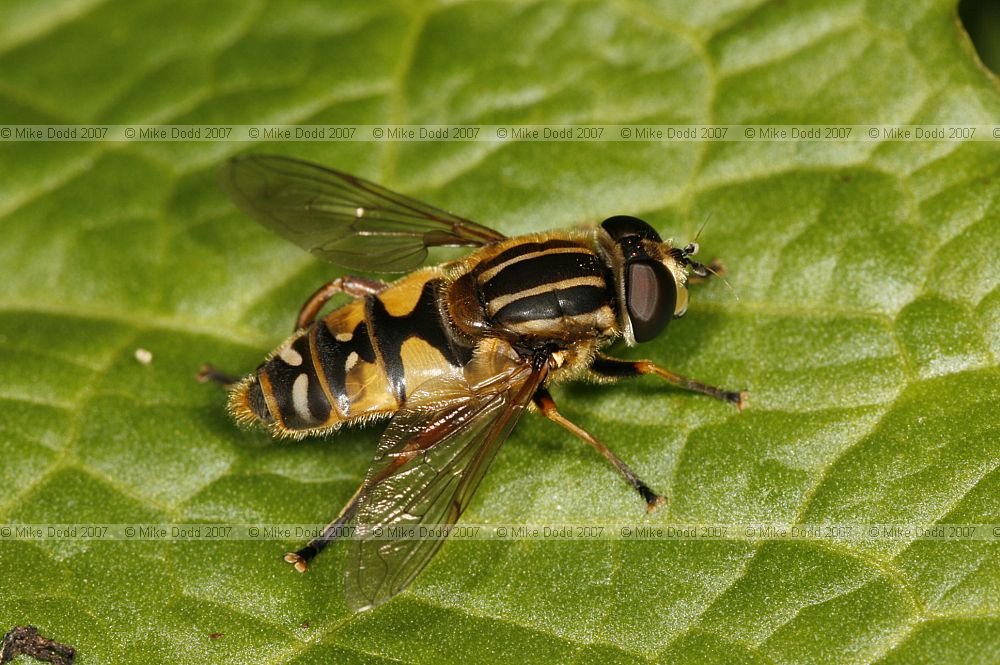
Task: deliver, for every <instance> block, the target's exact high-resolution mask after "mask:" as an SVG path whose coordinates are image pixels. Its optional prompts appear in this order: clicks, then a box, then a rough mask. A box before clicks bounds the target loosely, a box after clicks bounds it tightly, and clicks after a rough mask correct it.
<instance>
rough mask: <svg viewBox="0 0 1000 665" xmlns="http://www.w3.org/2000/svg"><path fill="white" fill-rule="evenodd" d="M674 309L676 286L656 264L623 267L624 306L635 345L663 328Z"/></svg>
mask: <svg viewBox="0 0 1000 665" xmlns="http://www.w3.org/2000/svg"><path fill="white" fill-rule="evenodd" d="M676 306H677V283H676V282H675V281H674V277H673V275H671V274H670V271H669V270H667V268H666V266H664V265H663V264H662V263H660V262H659V261H654V260H653V259H645V260H643V259H640V260H635V261H632V262H630V263H629V264H628V265H627V266H626V267H625V307H626V308H627V309H628V318H629V320H630V321H631V322H632V334H633V336H634V337H635V341H636V342H648V341H649V340H651V339H653V338H654V337H656V336H657V335H659V334H660V333H661V332H663V329H664V328H666V327H667V324H668V323H670V320H671V319H672V318H674V308H675V307H676Z"/></svg>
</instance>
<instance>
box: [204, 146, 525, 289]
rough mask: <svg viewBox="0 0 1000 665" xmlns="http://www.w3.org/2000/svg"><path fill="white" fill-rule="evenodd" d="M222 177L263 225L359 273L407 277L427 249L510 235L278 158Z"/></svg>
mask: <svg viewBox="0 0 1000 665" xmlns="http://www.w3.org/2000/svg"><path fill="white" fill-rule="evenodd" d="M219 178H220V181H221V183H222V187H223V189H225V190H226V192H227V193H228V194H229V196H230V197H232V199H233V200H234V201H235V202H236V204H237V205H238V206H239V207H240V208H241V209H243V210H244V211H245V212H247V213H249V214H250V215H251V216H252V217H253V218H254V219H256V220H257V221H258V222H260V223H261V224H263V225H264V226H266V227H267V228H269V229H271V230H272V231H274V232H276V233H278V234H279V235H281V236H284V237H285V238H287V239H288V240H291V241H292V242H294V243H295V244H297V245H298V246H300V247H302V248H303V249H306V250H308V251H310V252H312V253H313V254H315V255H316V256H318V257H320V258H321V259H324V260H326V261H329V262H331V263H336V264H337V265H340V266H343V267H345V268H350V269H353V270H368V271H374V272H405V271H408V270H412V269H413V268H416V267H417V266H419V265H420V264H421V263H423V262H424V259H426V258H427V248H428V247H440V246H470V247H476V246H480V245H485V244H489V243H491V242H496V241H498V240H503V239H504V237H505V236H504V235H503V234H501V233H498V232H496V231H494V230H492V229H488V228H486V227H485V226H482V225H480V224H476V223H475V222H472V221H469V220H468V219H464V218H462V217H457V216H455V215H452V214H451V213H448V212H445V211H444V210H440V209H438V208H435V207H434V206H430V205H427V204H426V203H421V202H420V201H417V200H415V199H411V198H409V197H407V196H403V195H402V194H397V193H396V192H393V191H390V190H388V189H386V188H384V187H380V186H379V185H376V184H374V183H371V182H368V181H367V180H362V179H361V178H357V177H355V176H352V175H348V174H346V173H341V172H340V171H334V170H332V169H327V168H324V167H322V166H318V165H316V164H310V163H309V162H303V161H299V160H297V159H290V158H288V157H280V156H276V155H244V156H240V157H234V158H232V159H230V160H229V161H228V162H226V164H225V165H224V166H223V167H222V169H221V170H220V173H219Z"/></svg>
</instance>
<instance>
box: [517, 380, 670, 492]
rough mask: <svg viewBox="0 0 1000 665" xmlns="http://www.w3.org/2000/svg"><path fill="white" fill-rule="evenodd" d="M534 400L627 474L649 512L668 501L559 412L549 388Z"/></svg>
mask: <svg viewBox="0 0 1000 665" xmlns="http://www.w3.org/2000/svg"><path fill="white" fill-rule="evenodd" d="M534 402H535V406H537V407H538V411H539V412H540V413H541V414H542V415H543V416H545V417H546V418H548V419H549V420H551V421H552V422H554V423H556V424H558V425H561V426H562V427H564V428H566V429H567V430H569V431H570V432H572V433H573V434H575V435H576V436H577V437H579V438H581V439H583V440H584V441H586V442H587V443H589V444H590V445H591V446H593V447H594V449H595V450H597V452H599V453H601V455H603V456H604V458H605V459H606V460H608V461H609V462H611V464H612V465H613V466H614V467H615V468H616V469H618V471H619V472H620V473H621V474H622V475H623V476H625V480H627V481H628V482H629V484H631V485H632V487H634V488H635V489H636V491H637V492H639V495H640V496H641V497H642V498H643V500H644V501H645V502H646V511H647V512H652V511H653V509H655V508H656V507H657V506H660V505H663V504H664V503H666V499H665V498H663V497H662V496H660V495H659V494H657V493H656V492H654V491H653V490H651V489H650V488H649V485H647V484H646V482H645V481H644V480H642V478H640V477H639V476H638V475H636V473H635V471H633V470H632V469H631V468H629V466H628V465H627V464H626V463H625V462H623V461H621V460H620V459H618V456H617V455H615V454H614V453H613V452H611V450H610V449H609V448H608V447H607V446H606V445H604V444H603V443H602V442H601V441H599V440H598V439H596V438H595V437H594V435H593V434H591V433H590V432H588V431H587V430H585V429H583V428H582V427H580V426H578V425H575V424H574V423H572V422H571V421H569V420H568V419H567V418H566V417H565V416H564V415H562V414H561V413H559V410H558V409H557V408H556V403H555V400H553V399H552V395H550V394H549V391H548V390H546V389H545V388H539V389H538V391H537V392H535V397H534Z"/></svg>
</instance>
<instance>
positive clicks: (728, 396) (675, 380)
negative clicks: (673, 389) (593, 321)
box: [590, 354, 749, 411]
mask: <svg viewBox="0 0 1000 665" xmlns="http://www.w3.org/2000/svg"><path fill="white" fill-rule="evenodd" d="M590 369H591V371H592V372H594V373H595V374H597V375H598V376H603V377H607V378H609V379H624V378H628V377H633V376H644V375H646V374H655V375H656V376H658V377H660V378H661V379H663V380H665V381H667V382H668V383H672V384H673V385H675V386H677V387H678V388H683V389H684V390H690V391H692V392H696V393H701V394H703V395H708V396H709V397H714V398H715V399H720V400H722V401H723V402H729V403H731V404H733V405H735V406H736V408H737V409H739V410H740V411H742V410H743V407H745V406H746V405H747V400H748V397H749V395H748V394H747V391H745V390H723V389H722V388H716V387H715V386H710V385H708V384H707V383H702V382H701V381H695V380H694V379H689V378H687V377H683V376H680V375H679V374H674V373H673V372H671V371H670V370H666V369H663V368H662V367H659V366H658V365H654V364H653V363H652V362H650V361H648V360H620V359H618V358H610V357H608V356H605V355H601V354H598V356H597V358H596V359H594V362H593V364H592V365H591V366H590Z"/></svg>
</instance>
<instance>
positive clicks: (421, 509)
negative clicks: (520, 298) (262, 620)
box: [346, 342, 546, 610]
mask: <svg viewBox="0 0 1000 665" xmlns="http://www.w3.org/2000/svg"><path fill="white" fill-rule="evenodd" d="M545 371H546V370H545V367H542V368H540V369H535V368H533V366H532V364H530V363H528V362H526V361H523V360H521V359H520V358H518V357H517V354H516V353H515V352H514V351H513V350H512V349H511V348H510V346H509V345H507V344H506V343H505V342H496V348H492V349H490V350H488V352H485V353H479V354H477V356H476V358H474V359H473V360H472V362H471V363H469V366H468V367H467V368H466V370H465V376H464V377H460V378H454V377H451V378H441V379H435V380H431V381H428V382H427V383H425V384H424V385H423V386H421V387H420V388H418V389H417V390H416V391H414V393H413V394H412V395H411V396H410V397H409V398H407V402H406V406H405V407H404V408H403V409H402V410H401V411H399V412H398V413H397V414H396V415H395V416H394V417H393V419H392V421H391V422H390V423H389V428H388V429H387V430H386V432H385V434H384V435H383V437H382V440H381V441H380V442H379V446H378V450H377V451H376V453H375V459H374V460H373V461H372V465H371V468H370V469H369V470H368V476H367V479H366V480H365V485H364V489H363V490H362V498H361V500H360V505H359V508H358V514H357V518H356V524H357V529H356V538H355V540H354V541H353V542H352V549H351V554H350V560H349V563H348V567H347V572H346V588H347V602H348V604H350V605H351V606H352V607H354V608H355V609H356V610H364V609H368V608H370V607H374V606H376V605H379V604H381V603H383V602H385V601H386V600H388V599H389V598H392V597H393V596H394V595H396V594H397V593H399V592H400V591H401V590H403V588H405V587H406V586H407V585H408V584H409V583H410V582H411V581H412V580H413V578H414V577H416V576H417V574H418V573H419V572H420V571H421V570H422V569H423V568H424V566H426V565H427V563H428V562H429V561H430V560H431V557H433V556H434V554H435V552H437V550H438V548H439V547H441V544H442V542H443V541H444V537H445V536H446V532H447V529H442V528H433V529H426V530H427V531H431V532H432V533H430V534H429V535H427V536H426V537H420V536H421V535H422V534H421V533H420V531H421V530H420V527H421V526H424V527H431V526H434V527H437V525H451V524H454V523H455V522H456V521H457V520H458V517H459V515H461V514H462V511H463V510H465V507H466V506H467V505H468V503H469V500H470V499H471V497H472V494H473V492H475V490H476V487H477V486H478V485H479V482H480V481H481V480H482V478H483V476H484V475H485V473H486V470H487V469H488V468H489V465H490V462H492V461H493V457H494V456H495V455H496V452H497V450H499V448H500V445H501V444H502V443H503V442H504V440H505V439H506V438H507V436H508V435H509V434H510V432H511V430H512V429H513V428H514V425H515V424H516V423H517V420H518V418H519V417H520V416H521V414H522V413H523V412H524V410H525V407H526V406H527V405H528V403H529V402H530V401H531V398H532V396H533V395H534V393H535V391H536V390H537V388H538V386H539V385H541V382H542V380H543V379H544V377H545ZM394 534H399V535H400V537H398V538H397V537H396V536H395V535H394ZM414 536H416V537H414Z"/></svg>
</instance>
